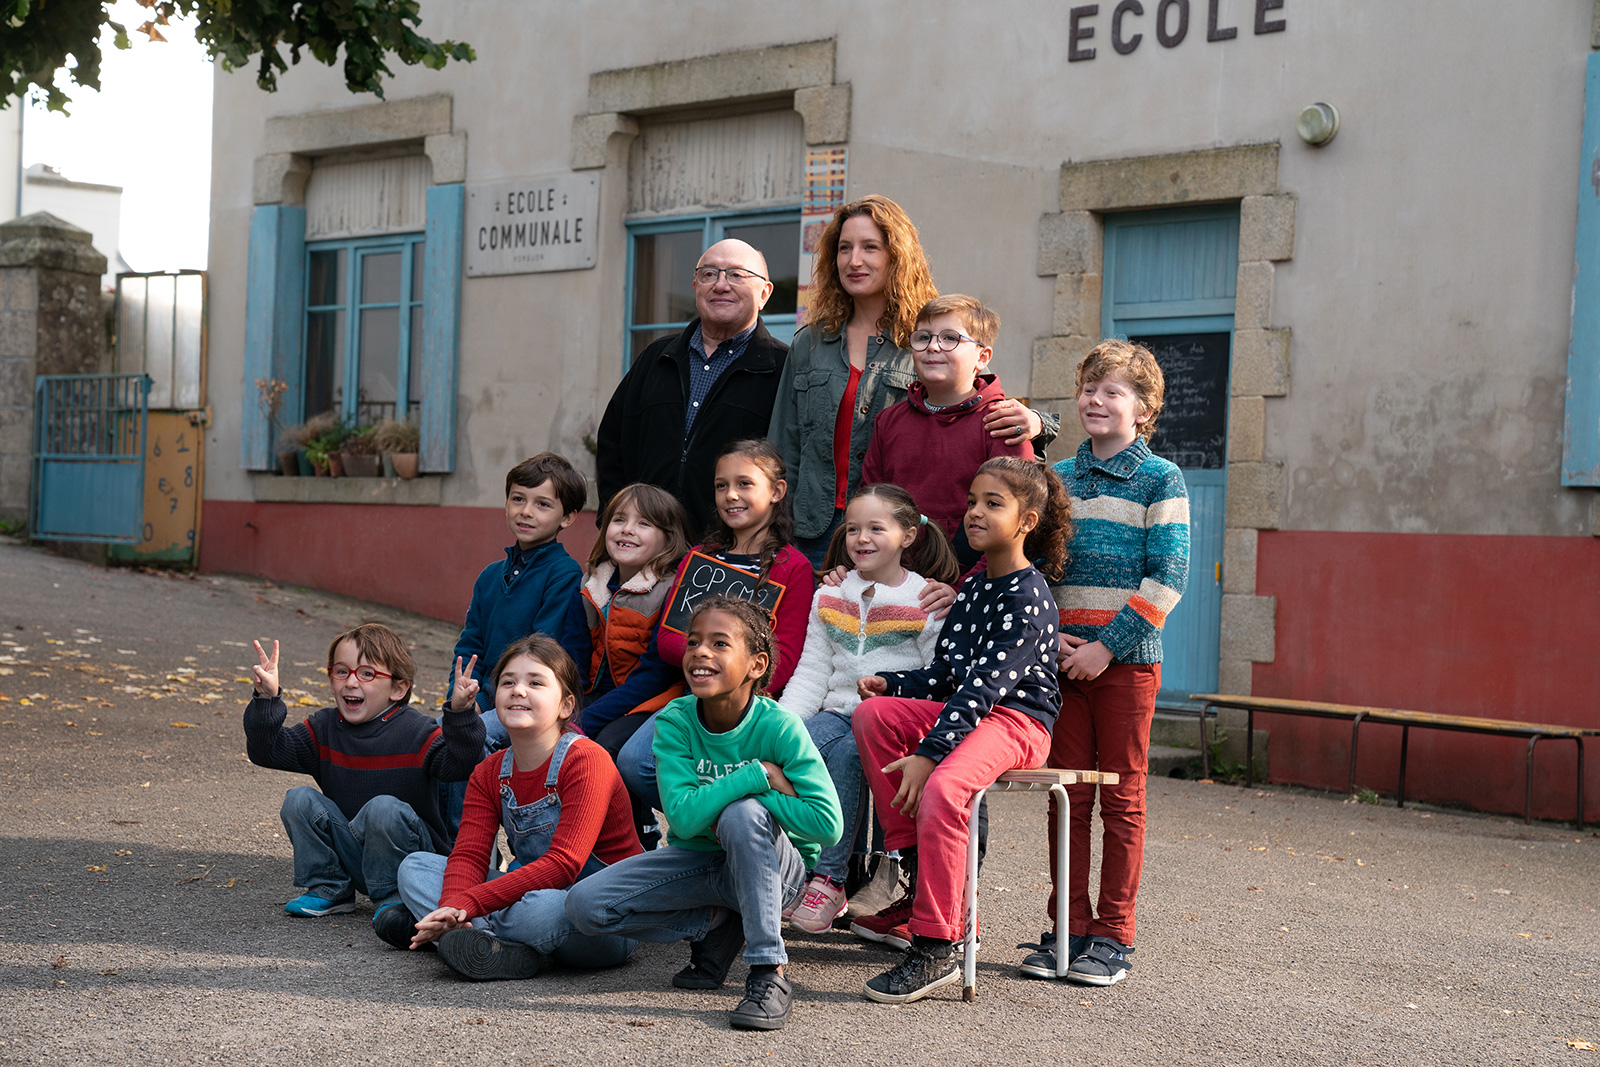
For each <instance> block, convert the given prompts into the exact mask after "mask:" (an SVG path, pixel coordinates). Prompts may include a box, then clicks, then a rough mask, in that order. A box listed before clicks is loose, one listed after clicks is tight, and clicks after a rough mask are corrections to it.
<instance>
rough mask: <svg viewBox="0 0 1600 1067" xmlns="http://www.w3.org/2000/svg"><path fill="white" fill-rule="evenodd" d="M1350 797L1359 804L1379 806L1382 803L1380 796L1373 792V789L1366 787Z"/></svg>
mask: <svg viewBox="0 0 1600 1067" xmlns="http://www.w3.org/2000/svg"><path fill="white" fill-rule="evenodd" d="M1350 796H1351V799H1352V800H1354V801H1355V802H1356V803H1357V804H1378V803H1381V801H1380V799H1379V797H1378V794H1377V793H1375V792H1373V791H1372V790H1371V789H1368V788H1366V787H1365V786H1363V787H1362V788H1360V789H1357V790H1356V791H1355V792H1354V793H1352V794H1350Z"/></svg>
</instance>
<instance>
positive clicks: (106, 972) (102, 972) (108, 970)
mask: <svg viewBox="0 0 1600 1067" xmlns="http://www.w3.org/2000/svg"><path fill="white" fill-rule="evenodd" d="M100 973H101V974H117V973H118V972H117V971H116V970H115V969H112V968H107V969H106V970H103V971H101V972H100Z"/></svg>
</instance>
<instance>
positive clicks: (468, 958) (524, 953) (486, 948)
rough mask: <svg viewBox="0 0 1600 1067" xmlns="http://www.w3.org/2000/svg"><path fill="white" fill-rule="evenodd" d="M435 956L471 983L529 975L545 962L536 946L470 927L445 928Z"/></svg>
mask: <svg viewBox="0 0 1600 1067" xmlns="http://www.w3.org/2000/svg"><path fill="white" fill-rule="evenodd" d="M439 958H440V959H442V960H444V961H445V962H446V963H448V964H449V965H450V969H451V970H453V971H455V972H456V973H457V974H459V975H461V977H463V978H471V979H472V980H473V981H475V982H495V981H503V980H506V979H511V978H532V977H533V976H534V975H536V974H538V973H539V972H540V971H542V970H544V966H545V963H546V961H547V957H546V956H545V954H544V953H542V952H540V951H538V950H537V949H534V948H531V947H530V946H528V945H524V944H521V943H520V942H516V941H504V940H502V939H500V938H498V937H495V936H494V935H493V934H491V933H488V932H487V931H484V930H475V929H473V928H471V927H458V928H456V929H454V930H449V931H446V933H445V935H444V936H443V937H441V938H440V939H439Z"/></svg>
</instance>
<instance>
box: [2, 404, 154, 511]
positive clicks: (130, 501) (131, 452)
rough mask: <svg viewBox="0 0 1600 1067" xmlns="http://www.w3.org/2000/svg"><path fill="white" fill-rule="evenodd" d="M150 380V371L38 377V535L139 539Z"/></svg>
mask: <svg viewBox="0 0 1600 1067" xmlns="http://www.w3.org/2000/svg"><path fill="white" fill-rule="evenodd" d="M150 384H151V382H150V378H149V376H148V375H144V374H54V375H41V376H40V377H38V378H36V379H34V392H33V515H32V523H31V524H30V532H31V534H32V536H34V537H36V538H38V539H40V540H43V541H104V542H133V541H137V540H138V539H139V528H140V524H141V523H142V521H143V514H144V445H145V433H146V421H147V414H148V410H149V400H150Z"/></svg>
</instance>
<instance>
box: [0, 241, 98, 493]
mask: <svg viewBox="0 0 1600 1067" xmlns="http://www.w3.org/2000/svg"><path fill="white" fill-rule="evenodd" d="M105 272H106V257H105V256H103V255H101V254H100V253H99V252H96V251H95V249H94V245H93V244H91V243H90V234H89V231H88V230H82V229H79V228H78V227H76V226H74V225H72V223H70V222H66V221H63V220H62V219H58V218H56V217H55V216H54V215H52V214H50V213H49V212H46V211H39V212H35V213H34V214H32V215H24V216H23V217H22V218H20V219H13V220H12V221H10V222H6V223H0V521H14V520H26V519H27V517H28V502H29V493H30V486H31V484H32V476H33V464H32V453H33V380H34V377H35V376H36V375H40V374H100V373H104V372H105V371H107V370H108V369H109V364H110V347H109V345H108V344H107V343H106V316H105V305H104V303H103V301H102V299H101V293H100V279H101V278H102V276H104V274H105Z"/></svg>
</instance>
